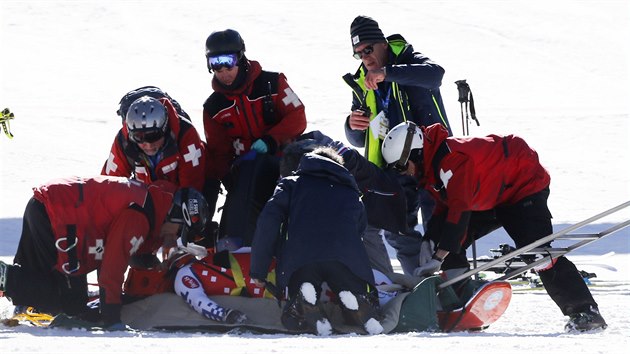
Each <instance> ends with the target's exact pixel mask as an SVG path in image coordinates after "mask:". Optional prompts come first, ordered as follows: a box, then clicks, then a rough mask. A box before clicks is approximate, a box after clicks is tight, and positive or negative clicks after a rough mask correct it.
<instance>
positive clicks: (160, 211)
mask: <svg viewBox="0 0 630 354" xmlns="http://www.w3.org/2000/svg"><path fill="white" fill-rule="evenodd" d="M175 190H176V187H175V186H174V185H173V184H171V183H168V182H160V183H159V185H150V186H147V185H144V184H142V183H140V182H138V181H135V180H131V179H128V178H121V177H106V176H98V177H91V178H80V177H70V178H62V179H57V180H52V181H50V182H48V183H47V184H44V185H42V186H40V187H37V188H33V192H34V198H35V199H37V200H38V201H40V202H41V203H42V204H44V206H45V208H46V213H47V214H48V217H49V218H50V223H51V225H52V230H53V234H54V236H55V240H56V242H55V245H56V248H57V264H56V266H55V269H56V270H57V271H59V272H61V273H62V274H67V275H70V276H72V275H82V274H87V273H89V272H91V271H94V270H96V269H99V276H98V284H99V287H100V288H101V291H103V292H104V293H105V298H104V302H105V304H120V303H121V292H122V284H123V279H124V275H125V271H126V270H127V265H128V263H129V259H130V257H131V256H132V255H134V254H151V253H154V252H155V251H157V249H158V248H159V247H160V246H161V245H162V242H161V239H160V237H159V235H160V229H161V225H162V224H163V222H164V220H165V218H166V214H167V213H168V211H169V209H170V207H171V204H172V200H173V193H174V192H175ZM150 219H152V222H150ZM151 224H152V225H151ZM73 239H74V240H76V241H72V240H73ZM73 245H74V246H73ZM75 257H76V258H75ZM73 258H74V259H75V260H73ZM101 300H102V301H103V297H101Z"/></svg>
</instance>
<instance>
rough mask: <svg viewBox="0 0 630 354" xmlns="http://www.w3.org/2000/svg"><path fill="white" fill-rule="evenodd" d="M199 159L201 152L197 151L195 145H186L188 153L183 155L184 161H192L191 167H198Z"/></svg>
mask: <svg viewBox="0 0 630 354" xmlns="http://www.w3.org/2000/svg"><path fill="white" fill-rule="evenodd" d="M200 157H201V150H200V149H197V147H196V146H195V144H190V145H188V153H186V154H185V155H184V161H186V162H190V161H192V165H193V166H198V165H199V158H200Z"/></svg>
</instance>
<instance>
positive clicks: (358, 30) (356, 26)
mask: <svg viewBox="0 0 630 354" xmlns="http://www.w3.org/2000/svg"><path fill="white" fill-rule="evenodd" d="M350 39H351V40H352V48H353V49H354V48H356V47H357V46H358V45H360V44H363V43H366V42H369V43H377V42H385V41H386V40H385V36H384V35H383V31H381V29H380V28H379V27H378V22H376V21H374V19H373V18H371V17H368V16H357V17H356V18H355V19H354V21H352V24H351V25H350Z"/></svg>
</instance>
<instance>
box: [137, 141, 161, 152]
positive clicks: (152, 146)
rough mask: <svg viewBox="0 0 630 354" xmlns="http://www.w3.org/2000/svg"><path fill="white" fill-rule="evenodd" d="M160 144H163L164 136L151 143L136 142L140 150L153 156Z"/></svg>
mask: <svg viewBox="0 0 630 354" xmlns="http://www.w3.org/2000/svg"><path fill="white" fill-rule="evenodd" d="M162 145H164V137H161V138H160V139H158V140H156V141H154V142H152V143H149V142H144V143H138V147H139V148H140V150H142V152H144V153H145V154H146V155H147V156H154V155H155V154H157V152H158V151H159V150H160V148H161V147H162Z"/></svg>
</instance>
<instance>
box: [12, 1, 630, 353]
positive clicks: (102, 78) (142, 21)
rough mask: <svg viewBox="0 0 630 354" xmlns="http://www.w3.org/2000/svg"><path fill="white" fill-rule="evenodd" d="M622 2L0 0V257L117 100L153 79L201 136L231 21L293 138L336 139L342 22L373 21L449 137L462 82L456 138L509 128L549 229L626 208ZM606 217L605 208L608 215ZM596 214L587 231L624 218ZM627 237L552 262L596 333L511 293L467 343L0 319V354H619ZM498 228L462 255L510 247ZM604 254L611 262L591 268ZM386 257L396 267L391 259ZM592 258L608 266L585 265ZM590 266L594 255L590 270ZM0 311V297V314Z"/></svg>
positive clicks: (99, 153) (99, 161)
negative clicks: (414, 62)
mask: <svg viewBox="0 0 630 354" xmlns="http://www.w3.org/2000/svg"><path fill="white" fill-rule="evenodd" d="M629 7H630V6H629V2H628V1H622V0H619V1H613V0H580V1H564V0H558V1H540V0H528V1H520V0H517V1H498V0H497V1H490V0H487V1H474V0H469V1H463V0H462V1H402V0H397V1H385V0H383V1H369V0H366V1H362V2H357V1H353V0H348V1H326V0H320V1H279V0H276V1H271V0H270V1H251V2H249V1H238V0H232V1H227V2H217V1H201V0H199V1H188V0H180V1H162V0H155V1H141V0H133V1H123V0H110V1H78V0H77V1H53V0H51V1H44V0H40V1H37V0H1V1H0V50H1V53H2V54H1V55H0V62H1V66H0V87H1V88H0V106H1V107H0V108H4V107H9V108H11V110H12V111H13V112H15V115H16V118H15V120H14V121H12V122H11V129H12V131H13V134H14V135H15V138H14V139H12V140H9V139H8V138H7V137H6V136H4V134H1V133H0V186H1V188H2V189H1V190H0V235H1V236H0V259H2V260H3V261H5V262H11V260H12V257H13V255H14V254H15V251H16V248H17V244H18V240H19V237H20V231H21V217H22V213H23V210H24V207H25V205H26V202H27V201H28V199H29V198H30V196H31V187H33V186H36V185H38V184H40V183H43V182H45V181H47V180H49V179H52V178H55V177H60V176H65V175H91V174H98V173H99V172H100V169H101V166H102V165H103V163H104V161H105V159H106V158H107V156H108V153H109V149H110V146H111V143H112V141H113V138H114V136H115V134H116V132H117V131H118V129H119V128H120V119H119V118H118V117H117V116H116V113H115V112H116V109H117V103H118V100H119V99H120V97H121V96H122V95H123V94H124V93H125V92H127V91H128V90H131V89H135V88H137V87H140V86H144V85H156V86H159V87H161V88H163V89H164V90H166V91H167V92H168V93H169V94H171V95H172V96H173V97H175V98H176V99H177V100H178V101H179V102H180V103H181V104H182V106H183V107H184V109H185V110H186V111H188V113H189V114H191V116H192V119H193V121H194V123H195V125H196V127H197V128H198V129H199V130H200V132H201V131H202V129H203V125H202V117H201V113H202V104H203V102H204V100H205V99H206V97H207V96H208V95H209V94H210V93H211V84H210V79H211V75H210V74H209V73H208V71H207V68H206V64H205V58H204V43H205V39H206V37H207V36H208V35H209V34H210V33H211V32H212V31H215V30H223V29H226V28H234V29H236V30H238V31H239V32H240V33H241V35H242V36H243V38H244V39H245V42H246V46H247V56H248V57H249V58H251V59H254V60H258V61H260V62H261V63H262V66H263V68H265V69H267V70H274V71H282V72H284V73H285V74H286V76H287V77H288V79H289V83H290V85H291V87H292V88H293V89H294V91H295V92H296V93H297V94H298V95H299V97H300V99H301V100H302V102H303V103H304V104H305V106H306V112H307V119H308V128H307V129H308V130H313V129H319V130H322V131H323V132H325V133H327V134H328V135H331V136H332V137H333V138H336V139H339V140H345V137H344V133H343V123H344V119H345V117H346V115H347V114H348V113H349V108H350V102H351V101H350V99H351V91H350V89H349V88H348V87H347V86H346V85H345V83H344V82H343V81H342V79H341V76H342V75H343V74H345V73H347V72H352V73H354V71H355V70H356V68H357V65H358V62H357V61H356V60H355V59H354V58H352V55H351V54H352V53H351V47H350V35H349V27H350V23H351V21H352V19H353V18H354V17H355V16H357V15H360V14H364V15H369V16H372V17H374V18H375V19H376V20H377V21H378V22H379V24H380V26H381V29H382V30H383V31H384V33H385V34H386V35H388V34H392V33H401V34H403V36H405V38H406V39H407V40H408V41H409V42H410V43H412V44H413V45H414V47H415V49H416V50H418V51H420V52H422V53H424V54H426V55H427V56H429V57H430V58H432V59H433V60H434V61H436V62H438V63H439V64H441V65H442V66H443V67H444V68H445V69H446V74H445V76H444V80H443V83H442V96H443V98H444V101H445V105H446V111H447V114H448V116H449V119H450V122H451V124H452V126H453V130H454V132H455V134H456V135H461V134H462V128H461V117H460V105H459V102H457V98H458V95H457V89H456V86H455V84H454V82H455V81H456V80H460V79H466V80H468V83H469V84H470V87H471V88H472V91H473V94H474V99H475V105H476V108H477V115H478V118H479V121H480V122H481V126H480V127H477V126H475V125H474V124H473V123H471V126H470V132H471V135H485V134H489V133H497V134H512V133H513V134H518V135H520V136H522V137H524V138H525V139H526V140H527V141H528V142H529V143H530V144H531V146H533V147H534V148H536V149H537V151H538V152H539V155H540V158H541V161H542V163H543V164H544V165H545V167H546V168H547V169H548V170H549V172H550V173H551V176H552V185H551V197H550V201H549V204H550V208H551V210H552V213H553V214H554V227H555V228H556V229H557V230H560V229H562V228H564V227H566V226H568V225H570V224H574V223H576V222H579V221H582V220H584V219H587V218H589V217H590V216H592V215H595V214H598V213H600V212H603V211H605V210H608V209H610V208H612V207H614V206H616V205H619V204H621V203H623V202H626V201H628V200H630V178H629V177H628V174H629V173H630V170H629V169H628V161H630V117H629V111H630V109H629V108H630V107H629V100H628V97H630V80H629V77H628V63H629V59H630V58H629V55H628V52H629V46H630V31H629V30H630V28H629V27H630V11H629V10H630V9H629ZM617 214H618V215H617ZM617 214H616V215H612V216H610V217H607V218H604V219H601V220H598V221H597V222H596V223H595V225H593V226H591V227H588V228H586V229H587V231H601V230H604V229H606V228H608V227H610V226H611V225H613V224H615V223H618V222H620V221H623V220H628V219H629V218H630V216H629V212H628V211H627V210H625V211H623V212H621V213H617ZM629 236H630V232H629V231H628V230H627V229H626V230H623V231H621V232H618V233H615V234H613V235H611V236H608V237H606V238H604V239H602V240H600V241H598V242H595V243H593V244H591V245H589V246H587V247H583V248H581V249H579V250H577V251H575V252H573V253H571V254H570V255H569V258H570V259H571V260H573V261H574V262H576V263H577V265H578V268H579V269H582V270H586V271H589V272H596V274H597V278H596V280H598V281H600V282H601V283H602V284H604V285H607V286H599V287H594V288H592V292H593V295H594V297H595V299H596V300H597V301H598V303H599V308H600V310H601V313H602V315H603V316H604V318H605V319H606V321H607V322H608V324H609V328H608V329H607V330H605V331H603V332H597V333H584V334H566V333H564V331H563V326H564V323H565V321H566V319H567V318H566V317H564V316H563V315H562V314H561V313H560V311H559V309H558V308H557V307H556V306H555V304H554V303H553V301H552V300H551V299H550V298H549V297H548V296H547V295H546V294H545V293H544V291H539V290H533V291H515V293H514V296H513V298H512V301H511V304H510V306H509V308H508V309H507V311H506V312H505V314H504V315H503V316H502V317H501V318H500V319H499V320H498V321H497V322H496V323H494V324H493V325H492V326H490V327H489V328H488V329H486V330H485V331H482V332H477V333H408V334H393V335H376V336H359V335H341V336H329V337H316V336H312V335H300V336H287V335H253V334H249V333H241V334H207V333H197V334H190V333H161V332H137V333H127V332H111V333H110V332H86V331H80V330H63V329H39V328H31V327H26V326H20V327H17V328H8V327H4V326H2V325H0V348H1V352H2V353H131V352H134V353H140V352H143V353H175V352H176V353H181V352H193V351H194V352H198V351H212V352H215V353H225V352H232V353H234V352H236V353H257V354H259V353H303V354H308V353H335V352H340V351H342V350H343V351H350V352H361V353H385V352H387V353H412V352H417V353H446V352H453V353H459V352H466V353H488V352H500V353H520V352H522V353H525V352H527V353H532V352H533V353H540V352H559V351H562V352H564V353H571V354H577V353H621V352H626V350H627V349H623V348H628V345H629V338H630V335H629V333H630V319H629V314H630V311H629V310H628V309H629V308H630V296H629V295H630V285H629V283H630V273H629V271H628V267H629V266H630V255H629V253H630V241H629V240H630V238H629ZM509 241H510V240H509V239H508V238H507V237H506V235H505V233H503V232H497V233H494V234H492V235H489V236H487V237H486V238H484V239H482V240H481V242H479V244H478V247H477V252H478V254H479V255H487V254H488V249H490V248H492V247H496V246H497V245H498V244H499V243H501V242H509ZM610 251H613V252H615V255H614V256H608V257H604V258H601V259H599V260H596V259H597V257H598V256H600V255H603V254H606V253H608V252H610ZM392 259H393V261H394V262H395V256H394V255H393V254H392ZM594 259H595V260H596V261H595V263H604V264H607V265H612V266H614V267H616V268H617V271H611V270H609V269H604V268H601V267H597V266H592V265H588V264H586V263H585V262H586V261H589V260H594ZM591 263H593V262H591ZM11 311H12V306H11V305H10V303H9V302H7V301H6V299H0V317H6V316H7V315H8V314H9V313H10V312H11Z"/></svg>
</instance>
